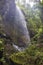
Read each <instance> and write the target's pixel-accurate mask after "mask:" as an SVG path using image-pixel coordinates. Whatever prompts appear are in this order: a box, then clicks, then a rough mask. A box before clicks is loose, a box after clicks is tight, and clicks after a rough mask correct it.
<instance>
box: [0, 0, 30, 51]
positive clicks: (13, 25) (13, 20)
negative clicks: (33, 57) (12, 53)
mask: <svg viewBox="0 0 43 65" xmlns="http://www.w3.org/2000/svg"><path fill="white" fill-rule="evenodd" d="M0 3H1V1H0ZM3 3H4V4H3ZM1 5H2V7H1ZM0 17H2V20H1V19H0V23H1V24H2V26H1V28H2V30H3V31H4V33H5V34H7V35H9V36H10V37H11V39H12V40H13V42H15V44H13V46H14V47H15V48H16V49H18V50H19V51H20V50H21V49H22V48H23V47H26V46H28V44H29V43H30V36H29V32H28V29H27V23H26V21H25V17H24V15H23V13H22V11H21V10H20V8H19V7H18V6H16V4H15V3H14V0H3V2H2V3H1V4H0ZM16 45H17V46H16ZM20 47H21V48H20Z"/></svg>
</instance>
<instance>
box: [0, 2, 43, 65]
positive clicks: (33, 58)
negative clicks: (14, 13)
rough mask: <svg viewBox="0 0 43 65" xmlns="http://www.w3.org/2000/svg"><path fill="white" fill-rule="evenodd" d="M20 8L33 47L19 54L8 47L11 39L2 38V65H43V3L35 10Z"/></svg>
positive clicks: (0, 64)
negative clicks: (7, 44)
mask: <svg viewBox="0 0 43 65" xmlns="http://www.w3.org/2000/svg"><path fill="white" fill-rule="evenodd" d="M19 7H20V8H21V10H22V12H23V14H24V16H25V20H26V21H27V27H28V30H29V34H30V38H31V45H30V46H28V48H26V49H25V50H24V51H22V52H18V51H15V50H14V49H13V47H12V46H11V45H9V46H6V43H11V41H10V40H9V39H6V38H1V36H0V65H3V64H4V65H11V62H12V63H13V64H14V65H43V1H42V2H41V3H39V4H36V5H34V7H33V8H31V7H30V6H29V5H28V6H27V7H25V6H24V5H20V4H19ZM0 32H1V28H0ZM6 47H7V48H6ZM13 64H12V65H13Z"/></svg>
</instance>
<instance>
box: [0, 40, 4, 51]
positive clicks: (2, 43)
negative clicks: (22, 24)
mask: <svg viewBox="0 0 43 65" xmlns="http://www.w3.org/2000/svg"><path fill="white" fill-rule="evenodd" d="M2 49H4V40H3V39H0V51H1V50H2Z"/></svg>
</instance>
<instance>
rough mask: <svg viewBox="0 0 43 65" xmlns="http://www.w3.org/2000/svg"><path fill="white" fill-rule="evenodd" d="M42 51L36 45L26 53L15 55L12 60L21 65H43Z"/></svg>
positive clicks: (30, 47)
mask: <svg viewBox="0 0 43 65" xmlns="http://www.w3.org/2000/svg"><path fill="white" fill-rule="evenodd" d="M40 49H41V48H38V47H37V46H36V45H30V46H29V47H28V48H27V49H26V50H25V51H24V52H18V53H16V54H15V53H14V54H12V55H11V56H10V58H11V60H12V61H13V62H16V63H18V64H21V65H43V52H42V51H39V50H40ZM42 50H43V48H42Z"/></svg>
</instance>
